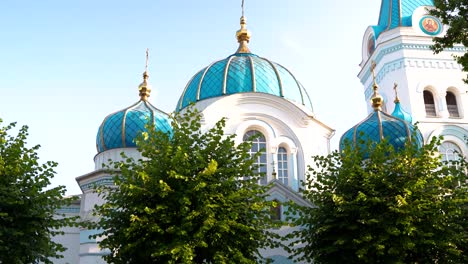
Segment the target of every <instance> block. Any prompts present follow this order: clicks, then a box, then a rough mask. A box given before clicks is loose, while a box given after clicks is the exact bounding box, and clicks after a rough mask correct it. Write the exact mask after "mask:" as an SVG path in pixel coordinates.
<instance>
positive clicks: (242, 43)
mask: <svg viewBox="0 0 468 264" xmlns="http://www.w3.org/2000/svg"><path fill="white" fill-rule="evenodd" d="M241 7H242V16H241V18H240V26H241V28H240V29H239V30H238V31H237V32H236V38H237V42H239V48H238V49H237V51H236V53H251V52H250V49H249V47H248V46H247V43H249V41H250V37H251V35H252V34H251V33H250V31H249V30H247V19H246V18H245V16H244V0H242V4H241Z"/></svg>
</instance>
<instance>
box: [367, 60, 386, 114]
mask: <svg viewBox="0 0 468 264" xmlns="http://www.w3.org/2000/svg"><path fill="white" fill-rule="evenodd" d="M376 66H377V65H376V64H375V61H372V64H371V67H370V70H371V72H372V79H373V82H374V84H373V86H372V88H373V89H374V94H373V95H372V98H371V102H372V107H373V108H374V111H382V104H383V97H382V96H381V95H380V94H379V91H378V90H379V86H378V85H377V81H376V78H375V67H376Z"/></svg>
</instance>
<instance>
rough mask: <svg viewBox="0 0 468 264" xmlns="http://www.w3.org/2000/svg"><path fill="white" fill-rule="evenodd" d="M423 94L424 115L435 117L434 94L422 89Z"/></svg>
mask: <svg viewBox="0 0 468 264" xmlns="http://www.w3.org/2000/svg"><path fill="white" fill-rule="evenodd" d="M423 96H424V106H425V108H426V115H427V116H430V117H435V116H436V110H435V103H434V96H433V95H432V93H431V92H430V91H427V90H426V91H424V92H423Z"/></svg>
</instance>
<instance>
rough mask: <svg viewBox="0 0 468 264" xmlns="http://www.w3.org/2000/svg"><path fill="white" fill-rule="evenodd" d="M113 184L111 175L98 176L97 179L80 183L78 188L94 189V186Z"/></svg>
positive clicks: (84, 189)
mask: <svg viewBox="0 0 468 264" xmlns="http://www.w3.org/2000/svg"><path fill="white" fill-rule="evenodd" d="M113 184H114V177H113V176H104V177H99V178H98V179H94V180H91V181H89V182H86V183H84V184H80V188H81V190H82V191H83V192H84V191H87V190H92V189H95V188H94V187H95V186H103V185H113Z"/></svg>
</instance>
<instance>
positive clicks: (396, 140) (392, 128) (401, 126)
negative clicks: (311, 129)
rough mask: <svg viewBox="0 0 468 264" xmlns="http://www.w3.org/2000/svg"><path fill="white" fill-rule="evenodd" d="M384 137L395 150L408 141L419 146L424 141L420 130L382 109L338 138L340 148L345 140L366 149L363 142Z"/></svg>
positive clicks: (366, 154)
mask: <svg viewBox="0 0 468 264" xmlns="http://www.w3.org/2000/svg"><path fill="white" fill-rule="evenodd" d="M414 135H416V136H414ZM384 138H385V139H387V140H388V142H389V144H391V145H392V146H393V147H394V149H395V150H400V149H403V148H404V147H405V144H406V142H408V141H410V142H413V143H414V144H416V145H418V146H419V147H421V146H422V145H423V142H424V140H423V137H422V134H421V132H420V131H419V130H417V129H416V128H415V127H414V126H413V125H412V124H411V123H408V122H406V121H404V120H402V119H399V118H396V117H393V116H391V115H389V114H387V113H384V112H382V111H374V112H373V113H371V114H370V115H369V116H368V117H367V118H366V119H364V120H363V121H361V122H360V123H358V124H357V125H355V126H354V127H352V128H351V129H349V130H348V131H346V132H345V133H344V134H343V136H342V137H341V139H340V150H343V149H344V146H345V142H349V143H350V144H352V145H353V146H360V147H361V148H362V149H366V148H365V144H367V142H368V141H371V142H377V143H378V142H381V141H382V140H383V139H384ZM363 155H364V157H368V156H369V154H368V153H363Z"/></svg>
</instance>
